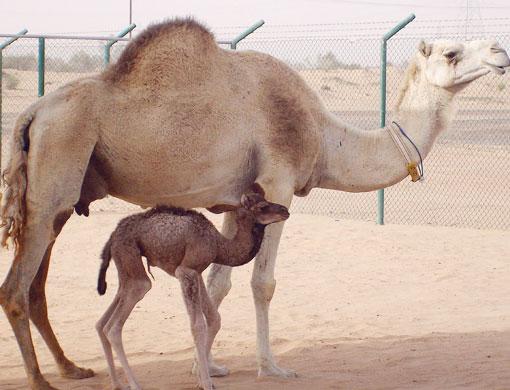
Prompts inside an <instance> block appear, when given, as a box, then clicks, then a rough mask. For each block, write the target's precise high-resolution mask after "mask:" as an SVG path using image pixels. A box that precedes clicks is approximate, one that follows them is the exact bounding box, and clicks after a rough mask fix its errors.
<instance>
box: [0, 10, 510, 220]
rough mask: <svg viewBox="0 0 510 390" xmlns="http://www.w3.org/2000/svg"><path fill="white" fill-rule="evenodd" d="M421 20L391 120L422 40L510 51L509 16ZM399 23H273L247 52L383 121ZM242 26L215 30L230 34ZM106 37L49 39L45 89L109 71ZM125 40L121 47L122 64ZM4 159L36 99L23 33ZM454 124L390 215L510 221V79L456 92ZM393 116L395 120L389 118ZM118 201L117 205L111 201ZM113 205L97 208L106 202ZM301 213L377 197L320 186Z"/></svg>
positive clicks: (371, 215) (6, 104) (408, 43)
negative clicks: (384, 52)
mask: <svg viewBox="0 0 510 390" xmlns="http://www.w3.org/2000/svg"><path fill="white" fill-rule="evenodd" d="M477 23H478V24H473V23H472V25H471V27H470V29H466V26H465V25H464V22H463V21H455V20H451V21H440V22H437V21H434V22H430V21H414V22H412V23H411V24H410V25H409V26H408V27H406V28H405V29H404V30H402V31H401V32H400V33H398V34H397V35H396V36H395V37H394V38H392V39H391V40H390V41H389V43H388V60H389V66H388V71H387V77H388V81H387V85H388V119H391V117H392V114H393V112H392V107H393V105H394V103H395V101H396V97H397V95H398V86H399V84H400V82H401V81H402V77H403V72H404V70H405V68H406V65H407V61H408V59H409V58H410V57H411V56H412V55H413V53H414V51H415V50H416V46H417V44H418V42H419V41H420V39H425V40H433V39H437V38H449V39H463V40H464V39H466V38H467V39H475V38H480V39H482V38H494V39H496V40H498V42H499V43H500V44H501V45H502V46H503V47H504V48H507V49H509V48H510V23H508V20H506V19H494V20H484V21H479V22H477ZM395 24H396V21H395V22H394V21H389V22H377V23H343V24H330V25H300V26H291V25H288V26H281V25H280V26H269V25H265V26H263V27H262V28H261V29H259V30H257V31H256V32H255V33H254V34H253V35H251V36H250V37H248V38H247V39H245V40H243V41H241V42H240V43H239V44H238V46H237V49H238V50H247V49H250V50H257V51H262V52H266V53H269V54H271V55H273V56H275V57H277V58H280V59H281V60H283V61H285V62H286V63H288V64H289V65H290V66H292V67H293V68H294V69H296V70H297V71H298V72H299V73H300V75H301V76H302V77H303V78H304V79H305V80H306V82H307V83H308V84H309V85H310V86H311V87H312V88H313V89H314V90H315V91H316V92H317V93H318V94H319V96H320V97H321V98H322V100H323V101H324V103H325V105H326V107H327V108H328V109H329V110H331V111H332V112H334V113H335V114H336V115H337V116H338V117H339V118H340V119H341V120H342V121H344V122H345V123H347V124H350V125H352V126H355V127H358V128H362V129H366V130H370V129H376V128H378V126H379V96H380V95H379V93H380V92H379V87H380V85H379V53H380V38H381V36H382V35H383V34H384V33H385V32H386V31H388V30H389V29H390V28H391V27H393V26H394V25H395ZM240 30H242V28H240V27H232V28H223V29H216V30H215V33H216V37H217V38H218V39H229V38H231V37H232V36H233V35H236V34H237V33H238V32H239V31H240ZM104 44H105V42H99V41H84V40H56V39H55V40H53V39H52V40H47V42H46V75H45V87H46V93H49V92H51V91H52V90H54V89H56V88H58V87H59V86H61V85H63V84H65V83H67V82H69V81H72V80H74V79H76V78H79V77H83V76H86V75H87V74H93V73H96V72H99V71H101V70H102V69H103V68H104V66H105V65H104V63H103V49H104ZM125 44H126V43H125V42H119V43H117V44H115V45H114V46H113V48H112V50H111V61H112V62H113V61H115V60H116V59H117V58H118V56H119V54H120V52H121V51H122V49H123V47H124V46H125ZM2 72H3V83H2V96H3V111H2V128H3V139H4V142H3V152H4V153H3V158H4V161H5V158H6V153H5V152H7V149H6V144H7V143H8V137H9V134H10V131H11V129H12V126H13V123H14V120H15V118H16V116H17V115H18V114H19V113H20V112H21V111H22V110H23V109H24V108H25V107H27V106H28V105H29V104H30V103H32V102H33V101H35V99H37V40H36V39H20V40H18V41H16V42H15V43H14V44H12V45H11V46H9V47H7V48H6V49H5V50H4V51H3V70H2ZM457 105H458V112H457V114H456V116H455V118H454V119H453V122H452V125H451V126H450V129H449V130H448V131H447V132H446V133H445V134H443V135H442V136H441V137H440V138H439V140H438V141H437V143H436V145H435V147H434V149H433V151H432V153H431V154H430V155H429V156H428V158H427V159H426V161H425V169H426V177H427V178H426V181H425V182H424V183H411V182H410V181H409V180H408V179H405V180H404V181H403V182H401V183H399V184H397V185H395V186H393V187H391V188H389V189H387V190H386V199H385V208H386V212H385V214H386V222H387V223H398V224H433V225H445V226H462V227H474V228H483V229H509V228H510V177H509V176H508V172H510V107H509V106H510V77H509V76H508V75H505V76H503V77H495V76H492V75H488V76H485V77H483V78H481V79H480V80H478V81H475V82H474V83H473V84H472V85H471V86H469V87H468V88H467V89H466V90H465V91H463V92H462V94H461V95H460V96H459V97H458V98H457ZM388 123H389V121H388ZM110 206H111V207H114V206H113V203H112V204H111V205H110ZM110 206H108V205H106V206H105V205H104V204H103V205H101V206H96V207H100V209H103V208H105V207H107V208H108V207H110ZM292 209H293V211H294V212H301V213H312V214H324V215H330V216H334V217H338V218H347V219H361V220H367V221H375V219H376V194H375V193H373V192H372V193H360V194H351V193H344V192H339V191H330V190H321V189H314V190H312V193H311V194H310V195H308V196H307V197H305V198H297V197H296V198H295V200H294V202H293V207H292Z"/></svg>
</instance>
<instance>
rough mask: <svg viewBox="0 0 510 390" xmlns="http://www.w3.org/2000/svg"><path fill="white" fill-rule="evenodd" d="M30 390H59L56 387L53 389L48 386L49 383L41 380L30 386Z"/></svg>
mask: <svg viewBox="0 0 510 390" xmlns="http://www.w3.org/2000/svg"><path fill="white" fill-rule="evenodd" d="M30 388H31V389H32V390H59V389H57V388H56V387H53V386H52V385H50V384H49V382H47V381H45V380H44V379H41V380H39V381H37V382H36V383H34V384H33V385H32V386H30Z"/></svg>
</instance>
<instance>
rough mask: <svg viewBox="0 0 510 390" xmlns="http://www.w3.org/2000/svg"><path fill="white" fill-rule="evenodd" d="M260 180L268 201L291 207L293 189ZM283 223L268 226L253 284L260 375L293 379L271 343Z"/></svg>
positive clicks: (256, 264) (258, 257)
mask: <svg viewBox="0 0 510 390" xmlns="http://www.w3.org/2000/svg"><path fill="white" fill-rule="evenodd" d="M271 182H275V181H271ZM259 183H260V185H261V187H262V188H263V189H264V191H265V193H266V199H267V200H269V201H270V202H274V203H279V204H281V205H283V206H286V207H290V203H291V201H292V195H293V193H292V191H290V190H289V191H285V190H284V189H283V188H272V187H271V186H269V185H264V182H263V181H261V182H259ZM283 226H284V223H283V222H280V223H275V224H272V225H269V226H267V227H266V230H265V235H264V241H263V242H262V245H261V247H260V251H259V253H258V255H257V257H256V259H255V264H254V267H253V274H252V279H251V287H252V292H253V299H254V302H255V314H256V316H257V363H258V367H259V371H258V375H259V376H280V377H287V378H289V377H295V376H296V373H295V372H294V371H292V370H286V369H283V368H281V367H278V365H277V364H276V363H275V361H274V357H273V354H272V352H271V346H270V342H269V304H270V303H271V299H272V298H273V293H274V290H275V287H276V281H275V279H274V268H275V264H276V254H277V252H278V245H279V243H280V237H281V235H282V231H283Z"/></svg>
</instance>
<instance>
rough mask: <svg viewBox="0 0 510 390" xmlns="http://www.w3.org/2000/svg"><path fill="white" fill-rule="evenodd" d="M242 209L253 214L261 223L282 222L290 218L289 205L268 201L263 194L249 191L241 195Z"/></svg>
mask: <svg viewBox="0 0 510 390" xmlns="http://www.w3.org/2000/svg"><path fill="white" fill-rule="evenodd" d="M240 209H241V210H244V212H246V213H248V214H250V215H252V216H253V217H254V218H255V221H256V222H257V223H259V224H261V225H269V224H271V223H275V222H282V221H285V220H286V219H287V218H289V210H288V209H287V207H285V206H282V205H280V204H278V203H271V202H268V201H267V200H266V199H265V198H264V196H263V195H261V194H259V193H256V192H249V193H246V194H243V195H242V196H241V208H240Z"/></svg>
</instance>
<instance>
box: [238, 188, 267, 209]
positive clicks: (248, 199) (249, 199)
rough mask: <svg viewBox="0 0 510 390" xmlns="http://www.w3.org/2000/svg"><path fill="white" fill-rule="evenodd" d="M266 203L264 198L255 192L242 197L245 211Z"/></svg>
mask: <svg viewBox="0 0 510 390" xmlns="http://www.w3.org/2000/svg"><path fill="white" fill-rule="evenodd" d="M264 201H265V199H264V197H262V196H261V195H260V194H257V193H255V192H248V193H246V194H242V195H241V206H243V207H244V208H245V209H251V208H252V207H253V206H255V205H256V204H258V203H260V202H264Z"/></svg>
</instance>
